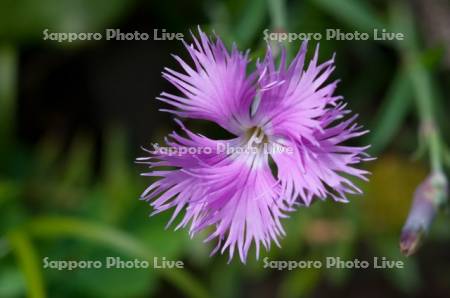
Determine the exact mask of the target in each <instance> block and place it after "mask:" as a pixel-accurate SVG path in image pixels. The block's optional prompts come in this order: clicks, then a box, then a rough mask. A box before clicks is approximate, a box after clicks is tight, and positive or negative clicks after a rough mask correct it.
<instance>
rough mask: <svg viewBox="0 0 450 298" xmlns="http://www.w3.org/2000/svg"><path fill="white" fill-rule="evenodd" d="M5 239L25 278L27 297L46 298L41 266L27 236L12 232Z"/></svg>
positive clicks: (19, 232) (20, 232)
mask: <svg viewBox="0 0 450 298" xmlns="http://www.w3.org/2000/svg"><path fill="white" fill-rule="evenodd" d="M7 238H8V241H9V244H10V246H11V249H12V251H13V253H14V254H15V256H16V258H17V260H18V262H19V265H20V267H21V269H22V272H23V274H24V276H25V281H26V284H27V291H28V296H29V297H31V298H43V297H46V294H45V287H44V281H43V278H42V271H41V264H40V261H39V258H38V255H37V253H36V251H35V249H34V247H33V244H32V243H31V241H30V239H29V238H28V235H27V234H26V233H25V232H23V231H20V230H14V231H12V232H10V233H9V234H8V235H7Z"/></svg>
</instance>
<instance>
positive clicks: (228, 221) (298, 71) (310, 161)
mask: <svg viewBox="0 0 450 298" xmlns="http://www.w3.org/2000/svg"><path fill="white" fill-rule="evenodd" d="M199 35H200V38H199V39H197V38H195V37H193V39H194V44H191V45H188V44H186V43H185V46H186V49H187V50H188V52H189V54H190V56H191V58H192V60H193V66H190V65H188V64H187V63H186V62H185V61H183V60H182V59H181V58H179V57H177V56H175V59H176V60H177V61H178V63H179V64H180V66H181V68H182V69H183V71H182V72H178V71H174V70H171V69H167V68H166V69H165V71H164V72H163V77H164V78H166V79H167V80H168V81H169V82H171V83H172V84H173V85H174V86H175V87H176V88H177V89H178V90H179V91H180V93H181V94H180V95H175V94H169V93H165V92H163V93H162V94H161V96H160V97H159V98H158V99H159V100H161V101H163V102H165V103H167V104H169V105H170V106H172V109H170V110H166V109H164V110H163V111H167V112H170V113H172V114H174V115H176V116H178V117H181V118H190V119H202V120H209V121H212V122H215V123H217V124H219V125H220V126H221V127H223V128H224V129H226V130H227V131H229V132H230V133H232V134H233V135H235V138H233V139H230V140H213V139H210V138H208V137H205V136H202V135H198V134H195V133H193V132H191V131H190V130H188V128H186V127H185V126H184V125H183V124H182V122H181V121H179V120H176V121H177V123H178V124H179V125H180V127H181V129H182V130H183V132H184V136H182V135H179V134H177V133H176V132H173V133H172V134H170V135H169V137H170V138H168V139H167V140H166V143H167V146H168V148H170V150H167V148H165V150H163V149H164V148H162V147H160V148H155V150H147V151H148V152H149V156H148V157H144V158H140V159H138V160H139V161H141V162H143V163H146V164H148V165H149V168H150V172H148V173H144V174H143V175H144V176H156V177H161V178H160V179H159V180H157V181H156V182H155V183H153V184H152V185H150V186H149V187H148V188H147V189H146V190H145V192H144V193H143V194H142V198H143V199H145V200H148V201H150V202H151V206H152V207H153V208H154V210H155V211H154V212H153V214H156V213H159V212H162V211H165V210H168V209H171V208H174V213H173V216H172V218H171V220H170V222H169V224H170V223H171V222H172V221H173V220H174V219H175V218H176V217H177V215H179V214H180V213H181V212H182V211H183V218H182V220H181V221H180V222H179V223H178V225H177V226H176V229H178V228H181V227H186V226H188V225H189V233H190V235H191V236H193V235H194V234H196V233H197V232H199V231H202V230H204V229H207V228H209V227H211V228H212V229H208V230H211V231H212V232H211V233H210V235H209V236H208V237H207V238H206V239H205V241H210V240H212V239H216V240H217V246H216V248H215V249H214V251H213V252H212V253H215V252H216V251H218V250H220V251H221V253H223V252H225V251H226V250H229V258H230V260H231V259H232V257H233V255H234V252H235V249H237V252H238V253H239V256H240V259H241V261H242V262H245V261H246V258H247V252H248V250H249V248H250V246H251V244H252V242H254V243H255V247H256V257H257V258H258V256H259V250H260V246H261V244H262V245H263V246H264V247H265V248H266V249H267V250H268V249H270V245H271V242H272V241H273V242H275V244H276V245H278V246H279V238H280V237H281V236H283V235H284V234H285V232H284V230H283V227H282V224H281V221H280V219H281V218H284V217H287V215H286V213H287V212H288V211H293V210H294V209H295V208H296V207H297V206H300V205H302V206H309V205H310V204H311V202H312V201H313V199H314V198H319V199H322V200H325V199H326V198H327V197H331V198H333V199H334V200H335V201H340V202H347V197H346V194H357V193H361V190H360V189H358V187H356V186H355V185H354V184H353V183H352V181H351V180H349V178H347V177H348V176H349V175H350V176H354V177H358V178H360V179H363V180H367V179H366V177H365V176H366V175H367V174H368V172H366V171H364V170H361V169H357V168H356V167H355V165H357V164H358V163H360V162H361V161H363V160H367V159H369V157H368V155H367V154H366V153H365V152H364V151H365V150H366V149H367V148H368V146H367V147H351V146H346V145H342V143H343V142H344V141H346V140H348V139H350V138H354V137H358V136H360V135H362V134H364V133H366V131H362V130H361V126H358V125H357V124H355V123H354V121H355V118H356V115H355V116H352V117H350V118H348V119H346V120H342V121H340V122H338V120H340V119H343V118H344V117H345V116H346V115H347V114H349V113H350V111H349V110H347V109H346V104H345V102H344V101H343V98H342V97H341V96H335V95H334V91H335V89H336V85H337V81H334V82H332V83H325V81H326V80H327V79H328V77H329V76H330V74H331V73H332V71H333V70H334V66H333V62H334V58H333V59H331V60H328V61H326V62H324V63H322V64H318V47H317V48H316V51H315V54H314V58H313V59H312V61H311V62H310V63H309V64H308V66H307V67H305V54H306V49H307V43H306V42H304V43H303V44H302V46H301V49H300V51H299V53H298V54H297V56H296V57H295V58H294V59H293V61H292V62H291V64H290V65H289V66H287V65H286V55H285V52H284V51H283V52H282V54H281V61H280V63H279V66H278V67H277V66H276V65H275V62H274V60H275V59H274V57H273V56H272V52H271V49H270V48H268V49H267V54H266V57H265V58H264V59H263V61H257V63H256V70H255V71H254V72H253V73H251V74H250V75H248V74H247V73H248V71H247V65H248V63H249V59H248V52H246V53H241V52H239V51H238V50H237V48H236V46H233V49H232V50H231V52H229V51H227V49H226V48H225V46H224V45H223V43H222V41H221V40H220V39H219V38H216V41H215V42H213V41H211V40H210V39H209V38H208V37H207V36H206V35H205V33H203V32H202V31H201V30H199ZM224 148H225V149H224ZM239 149H241V150H239ZM167 166H169V167H174V169H172V170H168V169H167ZM343 173H344V174H347V175H346V177H344V176H343V175H342V174H343Z"/></svg>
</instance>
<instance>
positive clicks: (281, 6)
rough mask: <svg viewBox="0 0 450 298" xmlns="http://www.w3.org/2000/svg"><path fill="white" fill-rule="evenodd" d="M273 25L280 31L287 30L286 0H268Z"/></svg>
mask: <svg viewBox="0 0 450 298" xmlns="http://www.w3.org/2000/svg"><path fill="white" fill-rule="evenodd" d="M268 5H269V12H270V16H271V22H272V27H273V28H274V29H275V30H278V31H286V30H287V24H286V3H285V0H268Z"/></svg>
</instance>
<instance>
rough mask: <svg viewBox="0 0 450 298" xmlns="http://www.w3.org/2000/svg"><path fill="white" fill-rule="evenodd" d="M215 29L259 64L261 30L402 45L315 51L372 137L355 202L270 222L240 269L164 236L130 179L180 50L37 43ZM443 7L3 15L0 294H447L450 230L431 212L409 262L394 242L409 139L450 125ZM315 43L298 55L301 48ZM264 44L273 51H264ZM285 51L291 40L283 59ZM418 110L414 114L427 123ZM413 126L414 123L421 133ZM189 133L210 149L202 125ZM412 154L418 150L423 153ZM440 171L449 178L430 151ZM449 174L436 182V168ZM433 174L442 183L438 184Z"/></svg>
mask: <svg viewBox="0 0 450 298" xmlns="http://www.w3.org/2000/svg"><path fill="white" fill-rule="evenodd" d="M197 25H200V26H201V28H202V29H203V30H206V31H207V32H209V33H211V32H212V31H213V30H214V31H215V32H216V33H217V34H218V35H219V36H221V37H222V38H223V39H224V41H225V43H226V44H227V45H228V46H230V45H231V43H232V42H233V41H235V42H236V43H237V44H238V47H239V48H240V49H241V50H244V49H247V48H250V49H251V50H252V58H253V59H254V60H255V59H256V58H258V57H262V55H263V54H264V50H265V47H266V43H265V41H264V40H263V37H264V34H263V31H264V30H265V29H266V28H268V29H270V30H271V31H277V32H297V33H300V32H320V33H322V34H324V32H325V30H326V29H327V28H339V29H341V30H343V31H345V32H353V31H355V30H357V31H359V32H372V31H373V29H374V28H387V29H388V30H391V31H394V32H403V33H405V35H406V36H407V38H406V40H405V41H403V42H390V41H384V42H383V41H374V40H372V38H371V39H369V40H368V41H335V40H331V41H327V40H322V41H321V42H320V46H321V53H320V59H321V60H322V61H324V60H325V59H328V58H329V57H331V55H332V54H333V53H336V64H337V68H336V72H335V73H334V75H333V77H334V78H341V79H342V82H341V84H340V85H339V88H338V93H339V94H342V95H344V96H345V98H346V99H347V100H348V102H349V105H350V107H351V109H352V110H353V111H354V112H356V113H358V114H360V120H359V122H360V123H362V124H364V125H365V127H367V128H369V129H370V130H371V133H370V134H369V135H367V137H365V138H362V139H360V140H358V143H354V144H358V145H361V144H367V143H370V144H372V148H371V149H370V150H371V154H373V155H374V156H376V157H377V160H376V161H372V162H370V163H367V164H365V165H364V166H365V167H367V168H368V169H369V170H370V171H372V176H371V181H370V183H360V185H361V187H362V188H363V189H364V191H365V194H364V195H363V196H360V197H353V198H352V200H351V203H350V204H338V203H333V202H332V201H331V200H329V201H326V202H316V203H315V204H313V205H312V206H311V207H310V208H308V209H306V208H302V209H299V210H298V211H297V212H295V213H292V214H291V217H290V218H289V219H285V220H284V221H283V224H284V226H285V227H286V231H287V236H286V237H285V238H284V239H283V240H282V242H281V244H282V248H281V249H279V248H277V247H273V248H272V249H271V251H270V252H269V253H263V254H262V256H261V258H260V260H259V261H256V260H255V259H254V251H253V250H251V251H250V253H249V256H250V257H249V260H248V264H247V265H243V264H241V263H240V262H239V260H237V258H235V259H234V260H233V261H232V262H231V264H227V260H226V258H227V256H221V255H218V256H214V257H209V256H208V255H209V252H210V250H211V248H212V247H210V245H209V244H208V245H206V244H203V243H202V239H203V237H202V236H203V235H199V236H197V237H195V238H194V239H192V240H191V239H189V238H188V235H187V232H186V231H185V230H181V231H176V232H174V231H172V230H171V229H168V230H165V229H164V226H165V224H166V223H167V221H168V218H169V216H170V212H168V213H165V214H162V215H158V216H155V217H151V218H149V217H148V215H149V213H150V212H151V208H150V207H149V206H148V204H147V203H145V202H142V201H139V200H138V198H139V195H140V193H141V191H142V190H143V189H144V188H145V186H146V185H148V184H149V183H151V181H150V180H149V179H145V178H143V177H140V176H139V172H141V171H144V170H145V169H144V168H143V167H140V166H138V165H136V164H134V159H135V157H138V156H140V155H142V152H141V150H140V146H141V145H143V146H149V145H150V142H161V141H162V140H163V137H164V136H165V135H166V134H167V133H169V132H170V131H171V130H172V129H175V125H174V124H173V121H172V120H171V118H170V116H169V115H167V114H164V113H159V112H158V108H160V107H162V105H161V104H160V103H159V102H157V101H156V100H155V99H154V98H155V97H156V96H157V95H158V94H159V93H160V92H161V91H163V90H166V91H168V90H173V87H171V86H169V84H168V83H167V82H165V81H164V80H163V79H162V78H161V74H160V73H161V71H162V69H163V67H165V66H168V67H171V68H177V66H176V62H175V61H174V60H173V59H172V58H171V57H170V54H171V53H175V54H178V55H181V56H182V57H186V54H187V53H186V52H185V51H184V50H183V49H182V44H181V42H179V41H153V40H148V41H105V40H100V41H86V42H73V43H58V42H56V41H49V40H43V39H42V37H43V30H45V29H47V28H48V29H49V31H51V32H102V33H103V32H104V30H105V29H106V28H118V29H120V30H121V31H122V32H134V31H135V30H138V31H140V32H147V33H152V32H153V29H166V30H167V31H168V32H181V33H183V34H184V35H185V37H187V39H188V40H190V37H189V30H193V31H194V30H196V26H197ZM449 28H450V3H449V2H448V1H446V0H442V1H441V0H416V1H406V0H404V1H392V0H391V1H388V0H373V1H367V0H366V1H361V0H339V1H328V0H301V1H277V0H270V1H267V0H249V1H238V0H228V1H206V0H205V1H203V0H194V1H162V2H156V1H154V2H153V1H152V2H150V1H143V0H142V1H141V0H132V1H125V0H109V1H107V0H91V1H88V0H62V1H57V0H42V1H31V0H16V1H14V0H1V1H0V297H24V296H28V297H361V296H364V297H442V298H443V297H450V250H449V247H450V229H449V223H450V222H449V219H448V217H447V216H446V215H445V212H444V213H442V214H440V215H438V217H437V219H436V221H435V223H434V225H433V227H432V228H431V231H430V234H429V235H428V237H427V241H426V243H425V245H424V246H423V247H422V248H421V250H420V251H419V252H418V254H417V255H414V256H412V257H408V258H406V257H403V256H401V254H400V252H399V245H398V239H399V234H400V231H401V227H402V225H403V223H404V221H405V219H406V216H407V214H408V210H409V207H410V204H411V200H412V196H413V192H414V189H415V188H416V187H417V185H418V184H419V183H420V182H421V181H422V180H423V179H424V178H425V177H426V176H427V174H428V173H429V172H430V166H429V161H428V157H427V156H428V155H427V154H424V152H423V151H424V150H421V147H423V144H422V143H423V142H424V140H422V139H421V137H420V136H419V131H420V129H419V127H420V126H421V123H422V122H423V121H424V117H431V118H432V119H433V120H434V121H435V123H436V124H437V127H438V128H439V133H440V137H441V139H442V140H449V137H450V124H449V121H448V112H450V104H449V101H448V98H449V95H450V84H449V83H450V76H449V70H450V47H449V45H450V31H449ZM315 43H316V42H314V41H313V42H312V43H311V45H310V49H311V47H312V46H313V45H314V44H315ZM275 46H276V45H275ZM285 46H286V47H287V48H288V50H289V51H290V53H291V54H293V53H295V51H296V50H297V49H298V46H299V42H293V43H290V44H286V45H285ZM428 108H429V113H428V114H427V113H426V111H428ZM425 120H427V119H425ZM188 126H189V127H190V128H191V129H192V130H193V131H197V132H201V133H205V134H207V135H209V136H211V137H215V138H219V137H221V136H222V135H221V134H222V132H221V131H220V129H218V128H217V127H212V126H211V125H209V124H208V123H200V122H195V121H188ZM425 142H426V141H425ZM443 152H444V153H443V158H442V161H441V162H442V163H444V164H445V163H447V165H448V163H449V154H448V151H446V148H443ZM447 169H448V168H447ZM447 173H448V172H447ZM106 256H119V257H121V258H122V259H124V260H133V259H134V258H138V259H140V260H146V259H148V260H153V257H155V256H159V257H162V256H164V257H166V258H167V259H171V260H183V261H184V264H185V268H184V269H178V270H168V269H165V270H163V269H161V270H154V269H151V268H150V269H147V270H145V269H114V270H106V269H104V268H103V269H85V270H83V269H77V270H72V271H67V270H66V271H58V270H55V269H44V268H43V266H42V263H43V261H42V259H43V258H45V257H49V259H51V260H103V259H104V258H105V257H106ZM327 256H336V257H341V258H342V259H348V260H353V259H354V258H358V259H361V260H372V258H373V257H374V256H378V257H383V256H384V257H386V258H388V259H389V260H402V261H404V262H405V269H384V270H382V269H373V268H372V269H366V270H362V269H341V270H338V269H326V268H322V269H303V270H293V271H287V270H284V271H278V270H276V269H268V268H263V262H262V259H263V258H264V257H269V258H270V260H324V259H325V258H326V257H327Z"/></svg>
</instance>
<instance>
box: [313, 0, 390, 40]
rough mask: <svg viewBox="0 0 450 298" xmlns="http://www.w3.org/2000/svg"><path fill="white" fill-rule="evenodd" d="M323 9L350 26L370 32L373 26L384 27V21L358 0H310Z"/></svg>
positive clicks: (363, 2) (365, 3)
mask: <svg viewBox="0 0 450 298" xmlns="http://www.w3.org/2000/svg"><path fill="white" fill-rule="evenodd" d="M310 1H311V2H312V3H313V4H315V5H317V6H319V7H320V8H321V9H322V10H323V11H325V12H327V13H328V14H330V15H332V16H334V17H335V18H336V19H338V20H339V21H341V22H342V23H344V24H346V25H347V26H348V27H350V28H354V29H357V30H361V31H364V32H372V31H373V29H375V28H379V29H380V28H386V25H385V24H384V21H383V20H382V19H381V18H380V17H379V16H378V15H377V14H376V13H375V11H373V9H372V8H371V7H370V6H369V5H367V2H366V1H359V0H339V1H329V0H310Z"/></svg>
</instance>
